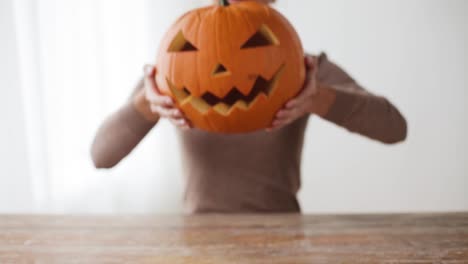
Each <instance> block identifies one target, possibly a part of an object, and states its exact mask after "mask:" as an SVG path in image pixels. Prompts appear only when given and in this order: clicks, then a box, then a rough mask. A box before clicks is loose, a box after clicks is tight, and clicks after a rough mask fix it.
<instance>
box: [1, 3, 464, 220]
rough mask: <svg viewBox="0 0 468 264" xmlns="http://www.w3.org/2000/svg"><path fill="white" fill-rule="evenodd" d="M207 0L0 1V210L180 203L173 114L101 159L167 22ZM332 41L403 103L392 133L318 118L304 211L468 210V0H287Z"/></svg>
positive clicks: (372, 86)
mask: <svg viewBox="0 0 468 264" xmlns="http://www.w3.org/2000/svg"><path fill="white" fill-rule="evenodd" d="M206 2H207V1H202V0H199V1H196V0H193V1H188V0H171V1H150V0H1V1H0V126H1V129H0V213H18V212H41V213H48V212H53V213H180V212H182V192H183V183H184V181H183V175H182V174H181V168H180V167H181V163H180V161H179V151H178V146H177V144H178V142H177V138H176V137H175V132H174V129H173V128H172V126H171V125H170V124H169V123H168V122H166V121H164V122H162V123H160V124H158V126H157V127H156V128H155V129H154V130H153V131H152V132H151V133H150V134H149V135H148V136H147V137H146V139H145V140H144V141H143V143H142V144H140V146H138V148H137V149H135V151H134V152H133V153H132V154H131V155H130V156H129V157H128V158H126V159H125V160H124V161H123V162H121V163H120V164H119V165H118V166H117V167H116V168H115V169H112V170H109V171H96V170H95V169H94V168H93V166H92V163H91V160H90V156H89V149H90V145H91V142H92V139H93V136H94V134H95V132H96V129H97V128H98V126H99V124H100V122H101V121H102V120H103V119H104V118H105V117H106V116H107V115H109V114H110V113H111V112H112V111H115V110H116V109H117V108H118V107H119V106H120V105H122V103H123V102H124V101H125V100H126V99H127V98H128V95H129V93H130V91H131V90H132V88H133V85H134V84H135V83H136V81H137V79H138V78H139V77H140V76H141V71H142V66H143V64H144V63H148V62H153V61H154V58H155V53H156V49H157V46H158V43H159V40H160V38H161V37H162V34H163V33H164V32H165V30H166V29H167V28H168V27H169V25H170V24H171V23H172V21H174V20H175V18H176V17H177V16H179V15H180V14H182V13H183V12H184V11H186V10H188V9H191V8H194V7H197V6H201V5H203V4H204V3H205V4H206ZM276 8H277V9H279V10H280V11H281V12H283V13H284V14H285V15H286V16H287V17H288V18H289V19H290V20H291V22H292V23H293V24H294V25H295V26H296V28H297V30H298V31H299V33H300V35H301V37H302V39H303V42H304V46H305V48H306V50H307V51H309V52H311V53H318V52H320V51H325V52H327V54H328V55H329V57H330V59H331V60H333V61H335V62H337V63H338V64H340V65H342V66H343V67H344V68H345V69H346V70H347V71H348V72H349V73H351V74H352V76H354V77H355V78H356V79H357V80H358V81H360V82H361V83H362V84H363V85H364V86H365V87H366V88H368V89H369V90H371V91H373V92H375V93H378V94H382V95H385V96H387V97H388V98H389V99H390V100H391V101H392V102H393V103H394V104H395V105H397V106H398V107H399V108H400V110H401V111H402V112H403V113H404V115H405V116H406V118H407V120H408V123H409V138H408V139H407V141H406V142H405V143H403V144H400V145H395V146H385V145H382V144H380V143H377V142H373V141H370V140H368V139H365V138H363V137H360V136H357V135H352V134H349V133H348V132H346V131H345V130H344V129H341V128H338V127H336V126H335V125H333V124H330V123H327V122H324V121H322V120H319V119H318V118H313V121H312V122H311V123H309V127H308V130H307V138H306V144H305V150H304V156H303V177H302V179H303V186H302V189H301V192H300V195H299V197H300V201H301V204H302V207H303V209H304V211H305V212H333V213H345V212H407V211H418V212H421V211H462V210H463V211H466V210H468V139H467V136H466V135H468V117H467V116H466V112H467V107H466V102H467V101H468V94H467V90H468V85H467V84H468V74H467V73H468V67H467V66H468V65H467V64H468V48H467V47H468V26H467V25H468V2H467V1H465V0H393V1H386V0H353V1H349V0H327V1H325V0H321V1H319V0H314V1H303V0H279V1H278V3H277V4H276Z"/></svg>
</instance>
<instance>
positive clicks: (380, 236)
mask: <svg viewBox="0 0 468 264" xmlns="http://www.w3.org/2000/svg"><path fill="white" fill-rule="evenodd" d="M0 263H1V264H4V263H15V264H16V263H64V264H66V263H116V264H117V263H468V213H459V214H455V213H454V214H422V215H421V214H419V215H411V214H408V215H342V216H332V215H309V216H306V215H200V216H180V217H177V216H28V215H23V216H0Z"/></svg>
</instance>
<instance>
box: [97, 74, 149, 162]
mask: <svg viewBox="0 0 468 264" xmlns="http://www.w3.org/2000/svg"><path fill="white" fill-rule="evenodd" d="M141 88H142V82H140V83H139V84H138V85H137V87H136V88H135V91H134V92H133V94H132V96H131V99H132V98H134V97H135V96H137V93H138V91H139V90H141ZM156 123H157V120H153V121H150V120H148V119H147V118H145V117H144V115H143V114H141V113H140V112H139V111H138V110H137V108H136V106H135V104H134V103H133V102H132V100H129V101H128V102H127V103H126V104H125V105H124V106H122V107H121V108H120V109H119V110H117V111H116V112H115V113H113V114H112V115H110V116H109V117H108V118H107V119H106V120H104V122H103V123H102V125H101V126H100V127H99V129H98V131H97V134H96V136H95V138H94V141H93V144H92V147H91V157H92V160H93V163H94V166H95V167H96V168H111V167H114V166H115V165H117V164H118V163H119V162H120V161H121V160H122V159H123V158H125V157H126V156H127V155H128V154H129V153H130V152H131V151H132V150H133V149H134V148H135V147H136V146H137V145H138V144H139V143H140V141H141V140H142V139H143V138H144V137H145V136H146V134H148V132H149V131H150V130H151V129H152V128H153V127H154V125H155V124H156Z"/></svg>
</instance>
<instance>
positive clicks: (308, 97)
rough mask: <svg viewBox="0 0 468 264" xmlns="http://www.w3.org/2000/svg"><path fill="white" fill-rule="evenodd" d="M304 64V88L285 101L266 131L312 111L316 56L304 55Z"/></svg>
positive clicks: (315, 85)
mask: <svg viewBox="0 0 468 264" xmlns="http://www.w3.org/2000/svg"><path fill="white" fill-rule="evenodd" d="M304 60H305V64H306V71H307V72H306V81H305V84H304V88H303V89H302V91H301V92H300V93H299V95H298V96H296V97H295V98H294V99H292V100H290V101H289V102H287V103H286V105H285V107H284V108H283V109H281V110H280V111H279V112H278V113H277V114H276V117H275V120H274V121H273V123H272V126H271V127H270V128H269V129H267V130H268V131H272V130H276V129H280V128H282V127H285V126H287V125H289V124H291V123H292V122H294V121H295V120H297V119H299V118H301V117H302V116H304V115H306V114H310V113H312V110H313V105H312V104H313V103H312V102H313V97H314V96H315V95H316V94H317V91H318V88H317V66H318V63H317V62H318V61H317V58H316V57H312V56H310V55H306V57H305V58H304Z"/></svg>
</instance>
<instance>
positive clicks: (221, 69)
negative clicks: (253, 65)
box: [213, 63, 229, 76]
mask: <svg viewBox="0 0 468 264" xmlns="http://www.w3.org/2000/svg"><path fill="white" fill-rule="evenodd" d="M226 73H229V71H228V70H227V68H226V66H224V65H223V64H221V63H218V64H217V65H216V66H215V68H214V70H213V76H216V75H220V74H226Z"/></svg>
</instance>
